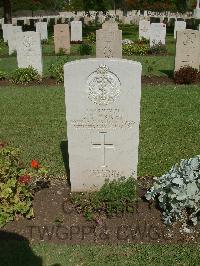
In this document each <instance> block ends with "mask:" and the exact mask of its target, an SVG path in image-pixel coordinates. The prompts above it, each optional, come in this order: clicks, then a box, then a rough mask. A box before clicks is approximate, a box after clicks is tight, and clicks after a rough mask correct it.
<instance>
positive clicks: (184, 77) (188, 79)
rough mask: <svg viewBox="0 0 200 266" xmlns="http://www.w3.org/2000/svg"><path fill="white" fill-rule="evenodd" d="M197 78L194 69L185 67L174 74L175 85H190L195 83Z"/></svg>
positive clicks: (196, 72)
mask: <svg viewBox="0 0 200 266" xmlns="http://www.w3.org/2000/svg"><path fill="white" fill-rule="evenodd" d="M197 76H198V71H197V70H196V69H194V68H192V67H189V66H186V67H182V68H180V69H179V70H178V71H175V72H174V81H175V83H177V84H192V83H194V82H195V81H196V78H197Z"/></svg>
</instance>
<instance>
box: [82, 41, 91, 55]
mask: <svg viewBox="0 0 200 266" xmlns="http://www.w3.org/2000/svg"><path fill="white" fill-rule="evenodd" d="M79 53H80V55H90V54H91V53H92V46H91V45H89V44H87V43H83V44H81V45H80V46H79Z"/></svg>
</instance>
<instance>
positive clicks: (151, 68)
mask: <svg viewBox="0 0 200 266" xmlns="http://www.w3.org/2000/svg"><path fill="white" fill-rule="evenodd" d="M145 65H146V66H147V72H148V74H151V73H153V72H154V70H155V66H156V61H151V60H145Z"/></svg>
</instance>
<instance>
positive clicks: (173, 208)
mask: <svg viewBox="0 0 200 266" xmlns="http://www.w3.org/2000/svg"><path fill="white" fill-rule="evenodd" d="M146 198H147V200H155V199H157V200H158V203H159V206H160V208H162V209H163V218H164V222H165V223H166V224H171V223H173V222H174V221H177V220H180V221H181V222H182V223H183V224H184V225H187V223H188V222H192V223H193V224H194V225H196V224H197V218H198V214H199V211H200V156H196V157H194V158H191V159H189V160H181V163H180V165H179V164H176V165H175V166H173V167H172V168H171V170H170V171H169V172H168V173H166V174H164V175H163V176H161V177H156V178H155V183H154V184H153V186H152V187H151V188H150V190H149V191H148V192H147V194H146Z"/></svg>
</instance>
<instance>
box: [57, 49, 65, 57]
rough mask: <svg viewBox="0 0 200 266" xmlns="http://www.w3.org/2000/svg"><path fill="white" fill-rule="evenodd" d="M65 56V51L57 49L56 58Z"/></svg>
mask: <svg viewBox="0 0 200 266" xmlns="http://www.w3.org/2000/svg"><path fill="white" fill-rule="evenodd" d="M65 54H66V52H65V49H64V48H60V49H59V52H58V53H57V54H56V55H58V56H63V55H65Z"/></svg>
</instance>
